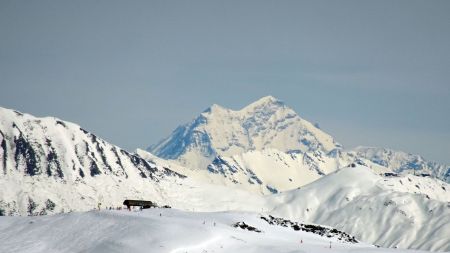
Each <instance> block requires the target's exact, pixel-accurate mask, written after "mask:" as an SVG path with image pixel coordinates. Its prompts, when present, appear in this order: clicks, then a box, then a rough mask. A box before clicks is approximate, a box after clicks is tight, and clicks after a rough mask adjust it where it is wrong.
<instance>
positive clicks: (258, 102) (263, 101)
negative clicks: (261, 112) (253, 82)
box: [242, 96, 284, 110]
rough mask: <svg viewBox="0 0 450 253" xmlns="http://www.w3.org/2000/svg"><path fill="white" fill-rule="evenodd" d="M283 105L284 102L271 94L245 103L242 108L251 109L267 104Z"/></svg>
mask: <svg viewBox="0 0 450 253" xmlns="http://www.w3.org/2000/svg"><path fill="white" fill-rule="evenodd" d="M273 105H275V106H283V105H284V103H283V102H282V101H281V100H279V99H277V98H275V97H273V96H265V97H262V98H260V99H258V100H256V101H255V102H253V103H251V104H249V105H247V106H246V107H244V108H243V109H242V110H248V109H253V108H260V107H267V106H273Z"/></svg>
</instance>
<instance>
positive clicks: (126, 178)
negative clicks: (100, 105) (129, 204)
mask: <svg viewBox="0 0 450 253" xmlns="http://www.w3.org/2000/svg"><path fill="white" fill-rule="evenodd" d="M171 177H183V176H182V175H179V174H177V173H175V172H173V171H171V170H169V169H166V168H163V167H160V166H156V165H155V164H152V163H149V162H147V161H146V160H144V159H142V158H140V157H139V156H137V155H135V154H130V153H128V152H127V151H125V150H123V149H120V148H119V147H117V146H114V145H111V144H109V143H107V142H106V141H104V140H103V139H101V138H98V137H97V136H96V135H94V134H92V133H89V132H88V131H86V130H84V129H82V128H81V127H80V126H78V125H76V124H73V123H70V122H65V121H62V120H59V119H56V118H52V117H47V118H36V117H33V116H31V115H28V114H23V113H20V112H17V111H13V110H9V109H4V108H0V185H1V191H0V212H1V213H2V214H7V215H14V214H22V215H26V214H36V213H41V214H45V213H57V212H61V211H70V210H90V209H92V208H96V207H97V206H98V203H102V205H103V206H120V205H121V202H122V201H123V199H125V198H127V197H129V198H131V197H138V196H139V197H141V196H143V195H144V196H152V199H154V198H160V197H159V194H158V193H157V191H158V189H157V184H158V182H159V181H160V180H165V179H166V178H171Z"/></svg>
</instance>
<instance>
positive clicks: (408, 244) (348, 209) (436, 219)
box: [268, 165, 450, 251]
mask: <svg viewBox="0 0 450 253" xmlns="http://www.w3.org/2000/svg"><path fill="white" fill-rule="evenodd" d="M449 187H450V186H449V184H447V183H445V182H442V181H440V180H435V179H432V178H428V177H417V176H413V175H404V176H398V177H397V176H393V177H382V176H379V175H377V174H375V173H373V171H372V170H371V169H369V168H368V167H365V166H361V165H357V166H355V167H348V168H344V169H341V170H338V171H336V172H334V173H331V174H329V175H327V176H325V177H322V178H321V179H319V180H317V181H315V182H313V183H311V184H309V185H306V186H305V187H302V188H301V189H298V190H293V191H289V192H286V193H282V194H277V195H270V196H268V198H270V200H271V201H274V199H275V202H274V203H272V205H273V206H274V210H272V212H271V213H272V214H274V215H278V216H282V217H287V218H289V219H299V220H302V221H305V222H307V223H308V222H312V223H318V224H324V225H329V226H332V227H335V228H337V229H339V230H342V231H345V232H347V233H349V234H352V235H354V236H356V238H358V239H360V240H362V241H365V242H370V243H374V244H378V245H383V246H384V247H400V248H416V249H426V250H433V251H448V250H450V236H449V235H450V225H449V224H450V202H449V201H450V189H449Z"/></svg>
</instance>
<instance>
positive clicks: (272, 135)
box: [148, 96, 340, 169]
mask: <svg viewBox="0 0 450 253" xmlns="http://www.w3.org/2000/svg"><path fill="white" fill-rule="evenodd" d="M337 147H340V145H339V144H338V143H336V141H335V140H334V139H333V138H332V137H331V136H330V135H328V134H327V133H325V132H323V131H322V130H320V129H319V128H317V127H315V126H314V125H313V124H311V123H310V122H308V121H306V120H304V119H302V118H300V117H299V116H298V115H297V114H296V113H295V112H294V111H293V110H292V109H291V108H289V107H287V106H286V105H285V104H284V103H282V102H281V101H279V100H277V99H275V98H274V97H271V96H268V97H264V98H261V99H260V100H258V101H256V102H254V103H252V104H250V105H248V106H246V107H244V108H243V109H241V110H239V111H234V110H230V109H226V108H223V107H221V106H218V105H213V106H211V107H210V108H208V109H207V110H205V111H204V112H203V113H201V114H200V116H198V117H197V118H195V119H194V120H193V121H192V122H190V123H188V124H185V125H182V126H180V127H178V128H177V129H175V130H174V131H173V133H172V134H171V135H170V136H169V137H167V138H166V139H164V140H162V141H161V142H160V143H158V144H156V145H153V146H150V147H149V148H148V151H150V152H151V153H153V154H155V155H157V156H159V157H162V158H165V159H172V160H177V161H178V162H180V163H181V164H182V165H186V166H187V167H190V168H201V169H204V168H206V166H207V165H208V164H209V163H210V162H211V161H212V160H213V159H214V157H215V156H216V155H222V156H232V155H235V154H240V153H243V152H246V151H250V150H261V149H264V148H275V149H278V150H280V151H285V152H286V151H295V150H300V151H314V150H322V151H324V152H329V151H331V150H333V149H335V148H337Z"/></svg>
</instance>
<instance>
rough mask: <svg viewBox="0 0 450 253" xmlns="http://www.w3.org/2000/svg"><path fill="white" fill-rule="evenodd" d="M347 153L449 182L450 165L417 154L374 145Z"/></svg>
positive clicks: (397, 169) (396, 168)
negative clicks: (428, 159)
mask: <svg viewBox="0 0 450 253" xmlns="http://www.w3.org/2000/svg"><path fill="white" fill-rule="evenodd" d="M349 153H353V154H354V155H355V156H357V157H361V158H365V159H367V160H370V161H372V162H373V163H375V164H377V165H380V166H383V167H386V168H389V169H390V170H391V171H393V172H396V173H402V172H405V173H410V174H414V173H416V174H418V175H419V174H424V175H430V176H433V177H437V178H439V179H441V180H443V181H446V182H450V166H445V165H442V164H439V163H436V162H431V161H427V160H425V159H424V158H423V157H421V156H419V155H413V154H408V153H405V152H402V151H395V150H391V149H386V148H375V147H357V148H355V149H353V150H351V151H350V152H349Z"/></svg>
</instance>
